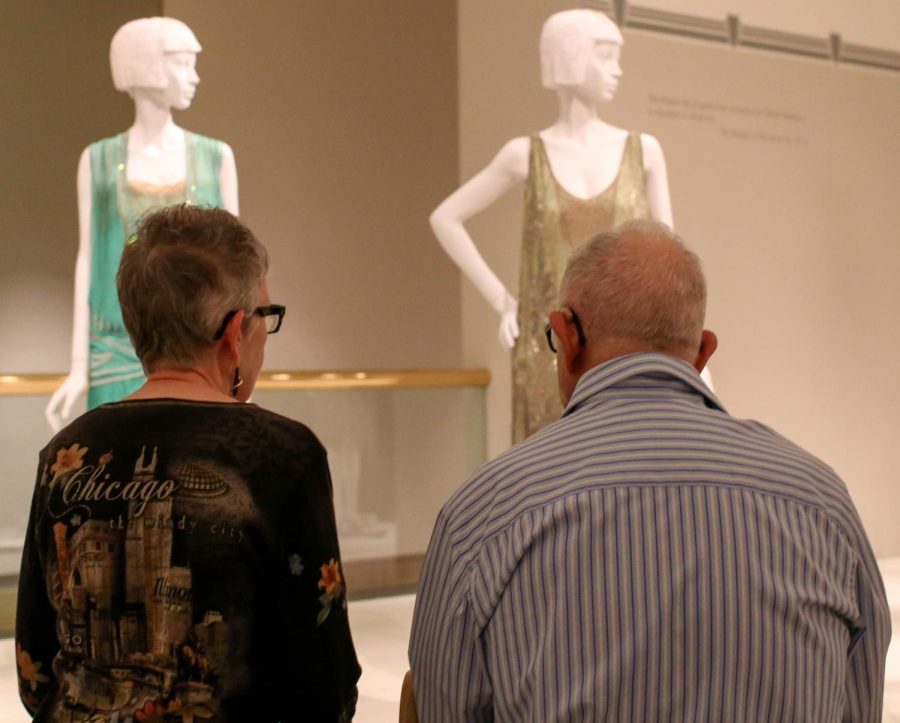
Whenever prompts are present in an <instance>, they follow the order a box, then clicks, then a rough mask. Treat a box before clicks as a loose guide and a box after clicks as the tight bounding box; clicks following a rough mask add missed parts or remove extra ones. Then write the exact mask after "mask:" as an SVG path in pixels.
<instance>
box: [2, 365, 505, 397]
mask: <svg viewBox="0 0 900 723" xmlns="http://www.w3.org/2000/svg"><path fill="white" fill-rule="evenodd" d="M65 378H66V376H65V375H64V374H0V397H23V396H46V395H50V394H53V392H55V391H56V390H57V389H58V388H59V385H60V384H62V383H63V381H64V380H65ZM490 381H491V375H490V372H488V370H487V369H380V370H341V371H291V372H262V373H261V374H260V375H259V379H258V380H257V382H256V389H257V390H259V391H267V392H268V391H277V392H285V391H292V392H294V391H313V390H333V389H422V388H431V389H447V388H453V387H486V386H487V385H488V383H489V382H490Z"/></svg>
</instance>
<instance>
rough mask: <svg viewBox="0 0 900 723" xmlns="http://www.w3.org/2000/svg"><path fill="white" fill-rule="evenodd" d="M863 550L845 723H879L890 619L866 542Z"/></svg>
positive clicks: (858, 567)
mask: <svg viewBox="0 0 900 723" xmlns="http://www.w3.org/2000/svg"><path fill="white" fill-rule="evenodd" d="M863 547H864V549H863V551H862V560H861V561H860V562H859V564H858V566H857V570H856V588H857V591H856V594H857V604H858V606H859V619H858V620H855V621H853V622H852V625H851V644H850V651H849V655H850V659H849V661H848V666H847V685H846V708H845V711H844V720H845V721H853V722H854V723H855V722H856V721H860V722H863V723H879V722H880V721H881V708H882V704H883V697H884V675H885V658H886V656H887V648H888V644H889V643H890V639H891V617H890V607H889V606H888V602H887V596H886V595H885V591H884V584H883V582H882V580H881V574H880V573H879V571H878V566H877V564H876V562H875V557H874V555H873V554H872V552H871V550H870V549H869V545H868V542H866V541H864V545H863Z"/></svg>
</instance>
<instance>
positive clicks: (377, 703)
mask: <svg viewBox="0 0 900 723" xmlns="http://www.w3.org/2000/svg"><path fill="white" fill-rule="evenodd" d="M881 567H882V574H883V576H884V583H885V586H886V587H887V593H888V599H889V600H890V602H891V613H892V622H893V628H894V631H895V634H894V637H895V639H894V640H893V641H892V643H891V648H890V650H889V651H888V667H887V680H886V681H885V698H884V703H885V705H884V718H883V721H884V723H900V643H898V642H897V638H900V557H896V558H891V559H887V560H883V561H882V563H881ZM414 601H415V598H414V596H413V595H401V596H398V597H384V598H375V599H372V600H362V601H357V602H353V603H351V604H350V621H351V625H352V626H353V638H354V640H355V641H356V647H357V653H358V655H359V659H360V663H361V664H362V667H363V676H362V679H361V680H360V683H359V694H360V697H359V706H358V709H357V715H356V718H355V720H357V721H360V722H361V723H395V721H396V720H397V705H398V701H399V699H400V684H401V682H402V680H403V674H404V673H405V672H406V668H407V662H406V644H407V641H408V639H409V626H410V621H411V618H412V610H413V603H414ZM28 720H29V718H28V716H27V715H26V714H25V712H24V709H23V708H22V707H21V704H20V703H19V700H18V695H17V693H16V668H15V655H14V650H13V644H12V640H10V639H5V640H0V723H24V722H25V721H28Z"/></svg>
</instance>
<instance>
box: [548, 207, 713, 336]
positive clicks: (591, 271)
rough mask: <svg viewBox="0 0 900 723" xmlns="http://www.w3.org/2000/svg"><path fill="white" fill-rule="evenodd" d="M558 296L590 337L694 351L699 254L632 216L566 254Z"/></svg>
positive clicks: (700, 296) (662, 228)
mask: <svg viewBox="0 0 900 723" xmlns="http://www.w3.org/2000/svg"><path fill="white" fill-rule="evenodd" d="M560 302H561V304H563V305H565V306H569V307H571V308H572V309H573V310H574V311H575V312H576V313H577V314H578V315H579V317H580V318H581V321H582V323H583V325H584V327H585V334H586V336H587V337H588V339H589V340H590V339H592V338H593V339H600V338H602V339H621V340H627V341H634V342H638V343H641V344H644V345H646V346H648V347H649V348H651V349H654V350H657V351H662V352H668V353H682V352H686V351H688V352H692V351H696V349H697V347H698V346H699V343H700V336H701V332H702V331H703V320H704V316H705V313H706V281H705V280H704V278H703V271H702V269H701V268H700V259H699V258H697V256H696V254H694V253H692V252H691V251H689V250H688V249H687V248H686V247H685V245H684V243H683V242H682V240H681V239H680V238H679V237H678V235H677V234H675V233H674V232H673V231H672V230H671V229H670V228H669V227H668V226H666V225H665V224H662V223H658V222H655V221H635V222H632V223H628V224H626V225H624V226H621V227H620V228H618V229H616V230H615V231H611V232H608V233H601V234H599V235H597V236H594V237H593V238H592V239H590V240H589V241H587V242H586V243H584V244H582V245H581V246H579V247H578V248H577V249H575V251H573V252H572V254H571V255H570V256H569V261H568V263H567V264H566V270H565V273H564V274H563V278H562V283H561V284H560Z"/></svg>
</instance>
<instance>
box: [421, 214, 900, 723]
mask: <svg viewBox="0 0 900 723" xmlns="http://www.w3.org/2000/svg"><path fill="white" fill-rule="evenodd" d="M705 306H706V284H705V281H704V278H703V273H702V271H701V268H700V263H699V260H698V259H697V257H696V256H695V255H694V254H693V253H691V252H690V251H689V250H688V249H686V248H685V246H684V244H683V243H682V242H681V240H680V239H679V238H678V237H677V236H675V235H674V234H673V233H672V232H671V231H670V230H669V229H668V228H667V227H666V226H663V225H660V224H656V223H647V222H642V223H638V224H632V225H628V226H625V227H623V228H622V229H620V230H619V231H617V232H613V233H606V234H602V235H600V236H597V237H595V238H594V239H592V240H590V241H589V242H587V243H586V244H585V245H583V246H582V247H580V248H579V249H577V250H576V251H575V252H574V253H573V254H572V256H571V258H570V260H569V263H568V265H567V267H566V271H565V274H564V276H563V280H562V284H561V291H560V304H559V308H558V309H556V310H554V311H551V312H550V314H549V324H548V325H547V341H548V345H549V347H550V349H549V350H548V353H554V354H556V361H557V370H558V380H559V391H560V399H561V401H562V403H563V405H564V407H565V411H564V412H563V415H562V418H561V419H560V420H559V421H558V422H555V423H554V424H551V425H550V426H548V427H546V428H545V429H543V430H541V431H540V432H538V433H537V434H535V435H534V436H532V437H530V438H529V439H527V440H525V441H524V442H522V443H521V444H519V445H516V446H515V447H513V448H512V449H510V450H509V451H508V452H506V453H505V454H503V455H502V456H500V457H499V458H497V459H496V460H494V461H492V462H490V463H488V464H487V465H485V466H484V467H483V468H482V469H481V470H479V471H478V472H477V473H476V474H475V475H474V476H473V477H472V478H471V479H470V480H469V481H468V482H466V483H465V484H464V485H463V486H462V487H461V488H460V489H459V491H458V492H457V493H456V494H454V495H453V497H452V498H451V499H450V500H449V501H448V502H447V504H446V505H445V506H444V508H443V509H442V511H441V514H440V516H439V518H438V521H437V524H436V526H435V529H434V533H433V535H432V539H431V543H430V545H429V548H428V554H427V556H426V560H425V566H424V570H423V573H422V578H421V581H420V585H419V596H418V599H417V601H416V610H415V616H414V620H413V629H412V636H411V641H410V663H411V668H412V679H413V687H414V690H415V699H416V701H417V707H418V713H419V717H420V719H421V720H422V721H424V722H430V721H454V722H456V721H488V720H497V721H542V722H550V721H606V720H610V721H641V722H643V721H658V720H660V721H816V722H817V723H818V722H823V721H840V720H853V721H857V720H859V721H873V722H875V721H879V720H880V718H881V700H882V691H883V681H884V662H885V654H886V651H887V646H888V642H889V639H890V617H889V609H888V605H887V600H886V598H885V593H884V587H883V585H882V581H881V578H880V576H879V573H878V568H877V567H876V564H875V559H874V556H873V554H872V551H871V548H870V546H869V542H868V539H867V538H866V534H865V531H864V530H863V527H862V524H861V522H860V520H859V516H858V514H857V512H856V509H855V507H854V505H853V503H852V501H851V500H850V497H849V495H848V493H847V489H846V487H845V485H844V484H843V482H841V480H840V479H838V477H837V476H836V475H835V474H834V472H833V471H832V470H831V469H829V468H828V467H827V466H826V465H824V464H823V463H822V462H820V461H819V460H818V459H816V458H815V457H813V456H812V455H810V454H808V453H806V452H804V451H803V450H801V449H799V448H798V447H796V446H795V445H793V444H792V443H791V442H789V441H787V440H786V439H784V438H783V437H781V436H779V435H778V434H776V433H775V432H773V431H772V430H770V429H769V428H767V427H765V426H763V425H761V424H759V423H757V422H752V421H744V420H738V419H734V418H732V417H730V416H729V415H728V414H727V412H726V411H725V410H724V408H723V407H722V405H721V404H720V402H719V401H718V400H717V399H716V397H715V396H714V395H713V394H712V392H711V391H710V390H709V389H708V388H707V387H706V386H705V385H704V384H703V382H702V381H701V379H700V377H699V372H700V371H701V370H702V369H703V367H704V365H705V364H706V361H707V360H708V359H709V357H710V356H711V355H712V353H713V352H714V351H715V349H716V343H717V342H716V337H715V335H714V334H713V333H712V332H710V331H708V330H705V329H704V328H703V322H704V315H705Z"/></svg>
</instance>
